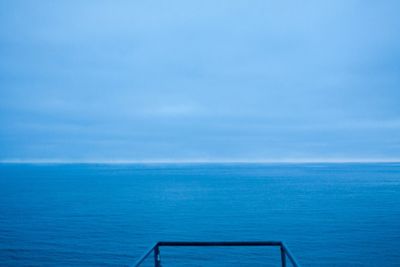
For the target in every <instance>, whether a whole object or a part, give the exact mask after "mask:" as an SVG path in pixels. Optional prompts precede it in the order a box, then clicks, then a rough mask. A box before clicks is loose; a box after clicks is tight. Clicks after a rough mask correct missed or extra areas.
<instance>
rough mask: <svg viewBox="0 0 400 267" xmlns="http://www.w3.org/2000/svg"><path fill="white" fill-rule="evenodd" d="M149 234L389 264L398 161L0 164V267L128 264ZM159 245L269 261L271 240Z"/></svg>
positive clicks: (169, 258)
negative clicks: (278, 243) (280, 244)
mask: <svg viewBox="0 0 400 267" xmlns="http://www.w3.org/2000/svg"><path fill="white" fill-rule="evenodd" d="M157 240H200V241H201V240H283V241H285V242H286V243H287V245H288V246H289V247H290V248H291V250H292V252H293V253H294V255H295V256H296V258H297V260H298V261H299V262H300V263H301V264H302V265H303V266H400V249H399V248H400V165H399V164H278V165H272V164H265V165H259V164H250V165H245V164H236V165H229V164H224V165H222V164H219V165H218V164H208V165H207V164H194V165H85V164H82V165H74V164H69V165H68V164H67V165H22V164H0V266H127V265H130V264H132V263H134V262H135V260H136V259H137V257H139V256H140V255H141V254H142V253H143V252H144V251H145V249H146V248H148V247H149V246H150V245H151V244H152V243H153V242H155V241H157ZM161 253H162V259H163V266H243V265H252V266H279V261H278V260H279V254H278V250H276V249H273V248H265V249H260V248H254V249H248V248H246V249H240V248H235V249H230V250H227V249H225V248H216V249H210V248H206V249H202V248H200V249H184V248H182V249H166V250H164V251H162V252H161ZM263 264H265V265H263ZM149 266H150V265H149Z"/></svg>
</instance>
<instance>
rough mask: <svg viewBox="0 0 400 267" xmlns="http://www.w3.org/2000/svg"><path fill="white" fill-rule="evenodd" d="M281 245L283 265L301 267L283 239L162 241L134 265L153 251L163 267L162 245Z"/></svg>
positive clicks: (158, 264)
mask: <svg viewBox="0 0 400 267" xmlns="http://www.w3.org/2000/svg"><path fill="white" fill-rule="evenodd" d="M248 246H253V247H261V246H267V247H279V248H280V254H281V263H282V267H286V266H287V265H286V263H287V259H288V260H289V262H290V263H291V264H292V266H293V267H300V265H299V264H298V263H297V261H296V260H295V258H294V257H293V255H292V253H291V252H290V251H289V249H288V247H287V246H286V245H285V244H284V243H283V242H281V241H233V242H232V241H221V242H188V241H178V242H174V241H160V242H157V243H156V244H155V245H154V246H152V247H151V248H150V249H149V250H148V251H147V252H146V253H145V254H144V255H143V256H142V257H141V258H140V259H139V260H138V261H137V262H136V263H135V264H134V265H133V266H134V267H140V265H141V264H142V263H143V262H144V261H145V260H146V259H147V258H148V257H149V256H150V255H151V254H152V253H153V254H154V266H155V267H161V257H160V247H248Z"/></svg>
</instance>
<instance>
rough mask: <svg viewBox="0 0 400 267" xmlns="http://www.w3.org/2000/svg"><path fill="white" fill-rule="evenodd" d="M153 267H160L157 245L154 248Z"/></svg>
mask: <svg viewBox="0 0 400 267" xmlns="http://www.w3.org/2000/svg"><path fill="white" fill-rule="evenodd" d="M154 267H161V258H160V247H159V246H158V244H157V245H156V246H155V247H154Z"/></svg>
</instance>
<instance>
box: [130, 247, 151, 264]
mask: <svg viewBox="0 0 400 267" xmlns="http://www.w3.org/2000/svg"><path fill="white" fill-rule="evenodd" d="M156 246H157V244H155V245H154V246H152V247H151V248H149V250H148V251H147V252H146V254H144V255H143V256H142V257H140V259H139V260H138V261H137V262H136V263H135V264H134V265H133V267H138V266H139V265H140V264H142V262H144V261H145V260H146V259H147V257H148V256H149V255H150V254H151V253H152V252H153V251H154V248H155V247H156Z"/></svg>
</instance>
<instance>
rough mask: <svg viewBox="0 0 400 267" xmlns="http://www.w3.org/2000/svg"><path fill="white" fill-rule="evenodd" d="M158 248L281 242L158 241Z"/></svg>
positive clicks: (275, 242)
mask: <svg viewBox="0 0 400 267" xmlns="http://www.w3.org/2000/svg"><path fill="white" fill-rule="evenodd" d="M157 245H158V246H164V247H165V246H168V247H219V246H224V247H229V246H231V247H234V246H235V247H236V246H237V247H240V246H282V245H283V244H282V242H281V241H204V242H203V241H160V242H158V243H157Z"/></svg>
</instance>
